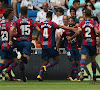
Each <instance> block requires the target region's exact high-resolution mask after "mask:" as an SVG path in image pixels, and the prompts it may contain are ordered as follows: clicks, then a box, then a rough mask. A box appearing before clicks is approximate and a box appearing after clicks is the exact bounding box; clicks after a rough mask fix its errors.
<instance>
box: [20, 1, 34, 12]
mask: <svg viewBox="0 0 100 90" xmlns="http://www.w3.org/2000/svg"><path fill="white" fill-rule="evenodd" d="M24 6H26V7H27V8H28V9H29V10H33V5H32V2H31V1H30V0H22V2H21V7H24Z"/></svg>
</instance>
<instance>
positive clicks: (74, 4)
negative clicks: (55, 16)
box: [73, 0, 80, 9]
mask: <svg viewBox="0 0 100 90" xmlns="http://www.w3.org/2000/svg"><path fill="white" fill-rule="evenodd" d="M73 6H74V7H75V8H77V9H78V8H79V7H80V1H79V0H74V1H73Z"/></svg>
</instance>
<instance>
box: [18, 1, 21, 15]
mask: <svg viewBox="0 0 100 90" xmlns="http://www.w3.org/2000/svg"><path fill="white" fill-rule="evenodd" d="M20 5H21V3H17V13H18V15H19V14H20V11H21V8H20Z"/></svg>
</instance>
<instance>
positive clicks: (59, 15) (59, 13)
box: [52, 7, 64, 40]
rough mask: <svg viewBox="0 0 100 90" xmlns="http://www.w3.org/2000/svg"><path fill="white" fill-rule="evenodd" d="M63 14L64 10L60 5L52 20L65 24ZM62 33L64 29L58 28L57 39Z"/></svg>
mask: <svg viewBox="0 0 100 90" xmlns="http://www.w3.org/2000/svg"><path fill="white" fill-rule="evenodd" d="M63 14H64V10H63V9H62V8H61V7H59V8H57V9H56V15H55V16H54V17H53V19H52V21H53V22H55V23H56V24H58V25H63ZM61 33H62V29H61V28H59V29H56V36H55V37H56V40H57V38H59V37H60V34H61Z"/></svg>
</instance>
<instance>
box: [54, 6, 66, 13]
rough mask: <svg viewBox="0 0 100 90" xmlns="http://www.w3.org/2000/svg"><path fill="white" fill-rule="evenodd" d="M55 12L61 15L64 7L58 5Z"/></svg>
mask: <svg viewBox="0 0 100 90" xmlns="http://www.w3.org/2000/svg"><path fill="white" fill-rule="evenodd" d="M55 11H56V12H60V13H61V14H62V15H63V14H64V9H63V8H62V7H58V8H56V10H55Z"/></svg>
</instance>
